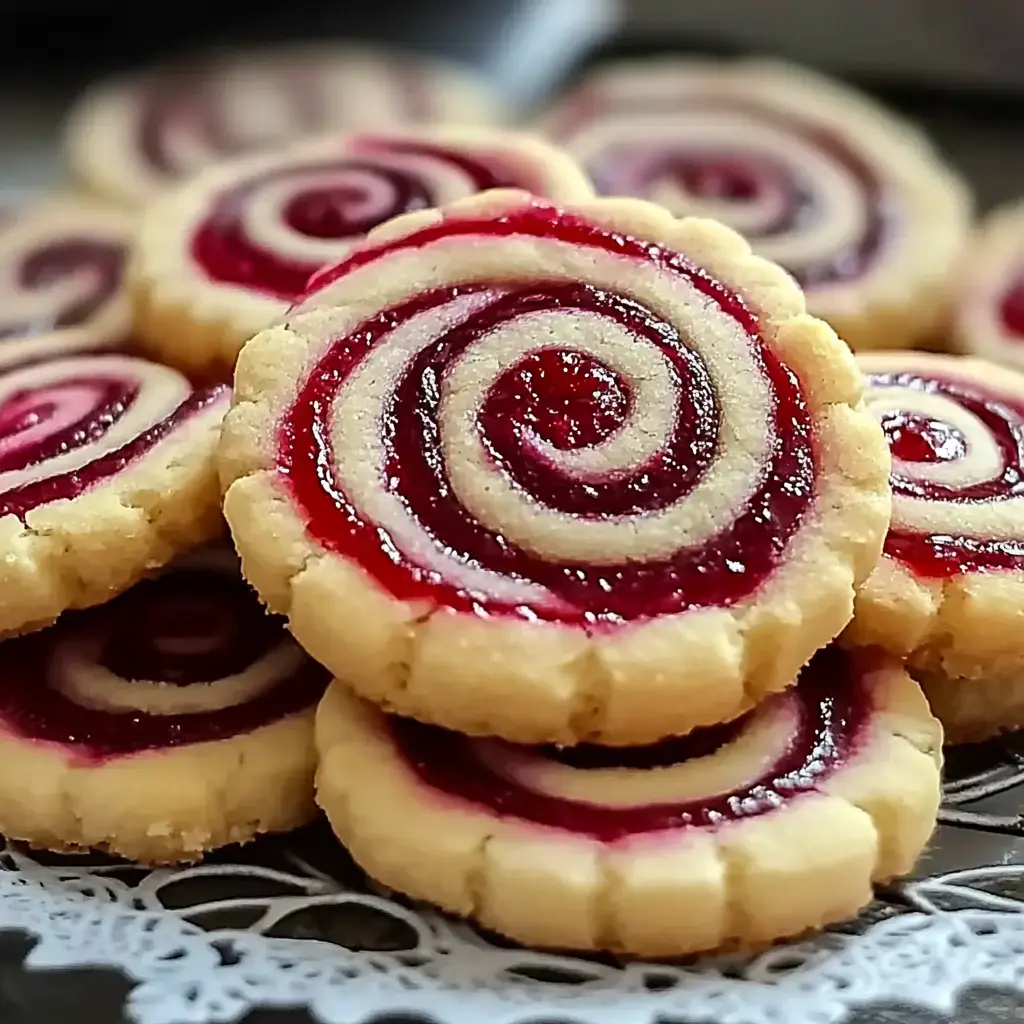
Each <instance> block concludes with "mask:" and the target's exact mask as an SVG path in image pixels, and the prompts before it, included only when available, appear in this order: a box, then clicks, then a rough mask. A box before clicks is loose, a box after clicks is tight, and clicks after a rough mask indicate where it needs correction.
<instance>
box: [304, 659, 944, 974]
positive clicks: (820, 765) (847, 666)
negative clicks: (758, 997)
mask: <svg viewBox="0 0 1024 1024" xmlns="http://www.w3.org/2000/svg"><path fill="white" fill-rule="evenodd" d="M316 734H317V748H318V752H319V757H320V761H319V767H318V771H317V801H318V802H319V803H320V805H321V806H322V807H323V808H324V810H325V811H326V812H327V816H328V818H329V819H330V822H331V825H332V826H333V828H334V829H335V831H336V832H337V834H338V836H339V838H340V839H341V840H342V842H343V843H345V845H346V846H347V847H348V849H349V850H350V851H351V852H352V855H353V856H354V857H355V859H356V861H357V862H359V863H360V864H361V865H362V866H363V867H364V868H365V869H366V871H367V872H368V873H369V874H370V875H372V876H373V877H374V878H376V879H378V880H379V881H381V882H383V883H384V884H385V885H388V886H390V887H392V888H395V889H398V890H400V891H401V892H404V893H406V894H408V895H410V896H413V897H416V898H419V899H424V900H429V901H430V902H433V903H436V904H439V905H440V906H441V907H443V908H444V909H445V910H448V911H450V912H452V913H456V914H461V915H465V916H467V917H472V918H474V919H475V920H477V921H478V922H480V923H481V924H483V925H484V926H486V927H488V928H491V929H494V930H495V931H498V932H501V933H504V934H505V935H508V936H510V937H511V938H514V939H516V940H518V941H520V942H524V943H526V944H527V945H540V946H553V947H565V948H573V949H600V950H612V951H615V952H620V953H631V954H635V955H642V956H681V955H685V954H689V953H695V952H699V951H702V950H708V949H712V948H716V947H722V946H737V945H739V946H749V945H755V944H762V943H765V942H770V941H772V940H775V939H779V938H783V937H786V936H790V935H795V934H797V933H800V932H803V931H806V930H807V929H810V928H818V927H820V926H822V925H824V924H828V923H831V922H834V921H838V920H841V919H843V918H846V917H850V916H852V915H854V914H855V913H856V912H857V911H858V910H859V909H860V908H861V907H862V906H864V905H865V904H866V903H868V902H869V901H870V900H871V883H872V882H873V881H883V880H886V879H889V878H891V877H893V876H895V875H901V874H905V873H906V872H908V871H910V870H911V868H912V867H913V865H914V862H915V860H916V859H917V857H918V855H919V854H920V852H921V850H922V848H923V846H924V844H925V843H926V842H927V840H928V837H929V835H930V834H931V831H932V828H933V825H934V823H935V814H936V811H937V809H938V803H939V760H940V748H941V729H940V727H939V724H938V722H936V721H935V719H934V718H932V717H931V715H929V713H928V707H927V704H926V703H925V701H924V698H923V697H922V695H921V692H920V690H919V689H918V688H917V686H916V685H915V684H914V683H913V681H912V680H911V679H910V678H909V676H907V674H906V673H905V672H904V671H903V669H902V667H901V666H900V665H899V662H898V661H896V660H895V659H892V660H885V659H884V658H882V659H879V658H877V657H869V656H867V655H865V654H863V653H862V652H856V653H852V654H844V653H842V652H838V651H837V650H836V649H831V650H828V651H826V652H822V653H821V654H819V655H818V656H817V657H816V658H815V659H814V660H813V661H812V662H811V664H810V666H809V667H808V668H806V669H805V670H804V672H803V673H802V675H801V677H800V679H799V681H798V682H797V685H796V686H794V687H792V688H791V689H789V690H786V691H785V692H784V693H779V694H775V695H774V696H772V697H769V698H768V699H767V700H766V701H765V702H764V703H762V704H761V705H759V706H758V707H757V708H756V709H755V710H754V711H751V712H750V713H749V714H748V715H746V716H745V717H743V718H740V719H737V720H736V721H734V722H732V723H730V724H728V725H724V726H712V727H711V728H709V729H701V730H698V731H696V732H694V733H692V734H690V735H689V736H686V737H683V738H682V739H675V740H667V741H664V742H662V743H660V744H657V745H655V746H649V747H639V748H633V749H621V750H617V749H612V748H608V747H588V746H583V747H575V748H557V747H546V748H545V747H540V748H537V747H520V746H514V745H512V744H509V743H506V742H505V741H503V740H495V739H482V738H476V739H474V738H470V737H466V736H462V735H460V734H457V733H451V732H447V731H445V730H442V729H439V728H437V727H436V726H430V725H422V724H420V723H418V722H414V721H412V720H409V719H397V718H395V719H389V718H388V717H387V716H385V715H383V714H381V713H380V712H379V711H378V710H376V709H375V708H372V707H371V706H370V705H368V704H365V703H361V702H359V701H358V700H357V699H356V698H355V697H353V696H351V695H349V693H348V692H347V691H346V690H345V689H344V688H343V687H341V686H340V685H338V684H334V685H333V686H332V687H331V688H330V690H328V692H327V695H326V696H325V697H324V700H323V702H322V704H321V705H320V709H319V711H318V713H317V726H316ZM368 764H372V765H373V766H374V770H373V773H372V774H369V773H367V771H366V766H367V765H368Z"/></svg>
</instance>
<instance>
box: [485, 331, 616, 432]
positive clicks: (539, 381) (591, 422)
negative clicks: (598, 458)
mask: <svg viewBox="0 0 1024 1024" xmlns="http://www.w3.org/2000/svg"><path fill="white" fill-rule="evenodd" d="M493 394H494V396H495V397H494V398H493V399H492V401H491V402H490V403H489V411H490V414H491V415H492V416H494V417H496V418H498V419H503V420H505V421H507V422H509V423H512V424H514V425H515V429H516V430H519V431H522V430H528V431H531V432H532V433H534V434H535V435H536V436H537V437H540V438H542V439H543V440H545V441H547V442H548V443H549V444H552V445H554V446H555V447H556V448H561V449H563V450H566V449H573V448H587V447H589V446H591V445H594V444H597V443H599V442H600V441H603V440H604V439H605V438H607V437H609V436H611V435H612V434H614V433H615V430H616V428H617V427H619V426H621V424H622V421H623V420H624V419H625V418H626V416H627V415H628V413H629V409H630V404H631V401H630V400H631V395H630V390H629V386H628V384H627V383H626V382H625V381H624V380H622V379H621V378H620V377H619V376H618V375H617V374H616V373H615V372H614V371H613V370H610V369H608V368H607V367H605V366H602V365H601V363H599V362H597V360H596V359H591V358H590V357H589V356H586V355H583V354H581V353H579V352H566V351H563V350H560V349H547V350H545V351H543V352H538V353H536V354H534V355H531V356H527V357H526V358H525V359H524V360H523V361H522V362H520V363H519V364H518V365H516V366H514V367H512V369H510V370H507V371H506V372H505V374H504V375H503V376H502V377H501V378H500V379H499V380H498V382H497V384H496V385H495V387H494V391H493Z"/></svg>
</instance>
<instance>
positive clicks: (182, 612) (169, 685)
mask: <svg viewBox="0 0 1024 1024" xmlns="http://www.w3.org/2000/svg"><path fill="white" fill-rule="evenodd" d="M328 678H329V677H328V676H327V675H326V673H325V672H324V670H323V669H322V668H320V666H318V665H316V664H315V663H314V662H313V661H312V660H311V659H310V658H308V657H307V656H306V655H305V654H303V652H302V651H301V650H300V649H299V647H298V646H297V645H296V644H295V642H294V641H293V640H292V639H291V638H290V637H289V636H288V635H287V633H285V632H284V630H283V628H282V626H281V623H280V620H273V619H270V618H268V617H267V616H266V615H265V614H264V612H263V610H262V609H261V608H260V605H259V602H258V601H257V600H256V598H255V596H254V595H253V594H252V592H251V591H250V590H249V588H248V587H247V586H246V585H245V583H244V581H243V580H242V578H241V576H239V574H238V567H237V561H236V559H235V558H234V555H233V553H230V552H228V551H226V550H217V549H212V550H207V551H203V552H199V553H196V554H193V555H191V556H189V557H187V558H186V559H183V560H182V561H181V562H179V563H176V564H175V565H174V566H172V567H171V568H169V569H167V570H165V571H164V572H163V573H162V574H161V575H160V576H158V577H156V578H154V579H149V580H146V581H144V582H142V583H139V584H138V585H137V586H135V587H134V588H133V589H132V590H131V591H129V592H128V593H126V594H123V595H121V596H120V597H118V598H115V600H113V601H112V602H110V603H109V604H106V605H103V606H102V607H99V608H92V609H90V610H89V611H86V612H75V613H72V614H70V615H68V616H67V617H65V618H63V619H61V621H60V622H59V623H58V624H57V625H56V626H52V627H50V628H49V629H45V630H42V631H40V632H37V633H33V634H31V635H29V636H24V637H18V638H16V639H14V640H8V641H5V642H4V643H2V644H0V768H2V770H3V772H4V773H5V775H6V777H7V778H9V779H17V780H18V783H17V785H11V786H5V787H4V788H3V791H2V792H0V829H2V830H3V832H4V834H5V835H7V836H10V837H12V838H16V839H23V840H27V841H28V842H30V843H33V844H35V845H37V846H43V847H47V848H50V849H55V850H64V849H69V848H79V847H101V848H103V849H105V850H107V851H109V852H111V853H116V854H120V855H122V856H125V857H130V858H133V859H136V860H142V861H151V862H163V861H174V860H190V859H195V858H197V857H199V856H200V855H201V854H202V853H203V852H204V851H205V850H209V849H212V848H214V847H216V846H222V845H224V844H226V843H237V842H244V841H245V840H248V839H251V838H252V837H253V836H254V835H255V834H256V833H258V832H265V831H275V830H283V829H289V828H293V827H295V826H296V825H300V824H302V823H303V822H305V821H306V820H308V819H309V818H311V817H312V816H313V813H314V806H313V767H314V760H315V755H314V749H313V715H314V709H315V706H316V702H317V700H319V698H320V696H321V694H322V693H323V690H324V686H325V685H326V683H327V681H328Z"/></svg>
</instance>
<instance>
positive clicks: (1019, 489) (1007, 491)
mask: <svg viewBox="0 0 1024 1024" xmlns="http://www.w3.org/2000/svg"><path fill="white" fill-rule="evenodd" d="M867 383H868V387H869V388H872V389H880V388H886V387H898V388H910V389H913V390H917V391H921V392H922V393H926V394H938V395H942V396H943V397H945V398H948V399H951V400H952V401H954V402H956V403H957V404H958V405H960V406H962V407H963V408H964V409H965V410H966V411H967V412H969V413H970V414H971V415H972V416H974V417H975V418H976V419H978V420H979V421H980V422H981V423H983V424H984V426H985V427H986V429H987V430H988V431H989V434H990V436H991V438H992V440H993V442H994V443H995V445H996V447H997V448H998V449H999V451H1000V453H1001V455H1002V465H1001V469H1000V471H999V472H998V473H997V474H996V475H995V476H993V477H992V478H990V479H988V480H984V481H981V482H979V483H976V484H972V485H971V486H969V487H960V488H957V487H948V486H945V485H943V484H940V483H935V482H932V481H927V480H915V479H914V478H912V477H910V476H906V475H903V474H901V473H900V472H899V468H898V466H897V467H894V469H893V473H892V476H891V484H892V489H893V494H894V495H895V496H896V497H897V498H901V497H902V498H906V499H910V500H921V499H926V500H930V501H948V502H950V503H952V504H955V505H958V506H962V507H963V509H964V513H965V514H968V515H969V514H970V506H971V505H973V504H979V503H983V502H992V501H1006V500H1008V499H1010V498H1020V497H1021V496H1024V405H1022V404H1021V403H1020V402H1019V400H1017V399H1016V398H1014V397H1013V396H1011V395H1009V394H1005V393H996V392H994V391H989V390H987V389H985V388H982V387H980V386H979V385H978V384H976V383H969V382H966V381H957V380H946V379H943V378H941V377H923V376H920V375H919V374H915V373H884V374H869V375H868V376H867ZM882 428H883V430H884V431H885V433H886V437H887V439H888V441H889V448H890V451H891V452H892V454H893V456H894V457H895V458H897V459H901V460H903V461H905V462H925V463H934V462H940V461H942V462H948V461H951V460H953V459H958V458H968V457H969V456H970V452H969V451H968V449H967V446H966V441H965V439H964V437H963V435H962V434H961V433H960V431H958V430H957V429H956V427H955V426H953V425H951V424H948V423H943V422H941V421H939V420H935V419H932V418H929V417H922V416H919V415H918V414H916V413H913V412H906V413H903V412H899V413H895V414H891V415H890V416H888V417H886V418H885V419H884V420H883V421H882ZM885 553H886V554H887V555H889V556H891V557H893V558H896V559H898V560H899V561H900V562H902V563H903V564H904V565H906V566H907V567H908V568H909V569H911V570H912V571H913V572H914V574H915V575H917V576H921V577H925V578H937V579H941V578H948V577H950V576H956V575H959V574H960V573H967V572H991V571H997V570H1005V569H1024V537H1022V538H1020V539H1002V540H983V539H979V538H976V537H969V536H962V535H955V534H936V535H929V534H923V533H917V532H914V531H911V530H904V529H901V528H900V526H899V525H898V523H897V524H894V525H893V527H892V528H891V529H890V530H889V533H888V536H887V537H886V541H885Z"/></svg>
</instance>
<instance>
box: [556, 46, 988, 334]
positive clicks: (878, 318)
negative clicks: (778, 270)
mask: <svg viewBox="0 0 1024 1024" xmlns="http://www.w3.org/2000/svg"><path fill="white" fill-rule="evenodd" d="M541 127H542V130H543V131H545V132H546V134H547V135H548V136H549V137H550V138H552V139H553V140H554V141H555V142H557V143H559V144H560V145H562V146H564V147H565V149H566V150H567V151H568V152H569V153H571V154H572V155H573V156H575V157H577V159H579V160H580V162H581V163H582V164H583V165H584V167H585V168H586V169H587V170H588V172H589V173H590V175H591V177H592V178H593V179H594V183H595V185H596V187H597V189H598V191H599V192H602V193H604V194H607V195H636V196H640V197H642V198H645V199H652V200H654V201H656V202H659V203H662V204H663V205H665V206H667V207H668V208H669V209H670V210H672V211H673V212H674V213H677V214H679V215H682V214H697V215H701V216H707V217H714V218H716V219H717V220H721V221H724V222H725V223H726V224H728V225H729V226H730V227H733V228H735V229H736V230H737V231H739V232H741V233H742V234H743V235H744V236H745V237H746V238H747V239H749V241H750V242H751V244H752V245H753V246H754V250H755V251H756V252H758V253H759V254H761V255H762V256H765V257H767V258H768V259H771V260H774V261H775V262H777V263H780V264H781V265H782V266H784V267H786V268H787V269H788V270H789V271H790V272H791V273H792V274H793V275H794V276H795V277H796V279H797V280H798V281H799V282H800V284H801V285H802V286H803V288H804V290H805V292H806V293H807V305H808V308H809V309H810V311H811V312H812V313H814V314H815V315H816V316H820V317H822V318H824V319H825V320H828V321H829V322H830V323H831V324H832V326H833V327H834V328H835V329H836V330H837V331H838V332H839V334H840V336H841V337H843V338H844V339H845V340H846V341H847V342H849V343H850V345H852V346H853V347H854V348H903V347H906V346H911V345H916V344H923V343H927V342H931V341H933V340H934V337H935V336H936V332H937V330H938V328H939V327H940V325H943V323H944V319H945V316H946V314H947V311H948V303H947V296H948V287H947V285H948V275H949V272H950V270H951V268H952V267H953V266H954V263H955V261H956V259H957V258H958V256H959V255H960V254H961V250H962V247H963V245H964V242H965V240H966V237H967V233H968V230H969V228H970V218H971V206H972V204H971V200H970V196H969V193H968V190H967V188H966V186H965V184H964V183H963V182H962V181H961V180H960V178H959V177H958V176H957V175H956V174H954V173H953V172H952V171H951V170H950V169H949V168H948V167H946V166H945V165H944V164H943V162H942V160H941V158H940V157H939V156H938V155H937V154H936V152H935V150H934V149H933V148H932V146H931V145H930V144H929V142H928V140H927V139H925V138H924V136H923V135H922V134H921V133H920V132H919V131H917V130H916V129H915V128H914V127H912V126H911V125H909V124H907V123H906V122H904V121H902V120H900V119H899V118H897V117H896V116H895V115H893V114H891V113H890V112H889V111H887V110H885V109H884V108H882V107H880V106H879V105H878V104H876V103H874V102H873V101H871V100H870V99H868V98H867V97H866V96H864V95H861V94H859V93H857V92H854V91H853V90H851V89H849V88H846V87H843V86H842V85H840V84H839V83H838V82H835V81H832V80H830V79H827V78H825V77H823V76H821V75H817V74H814V73H812V72H810V71H807V70H804V69H801V68H798V67H793V66H789V65H786V64H783V63H780V62H775V61H766V60H744V61H710V60H693V59H685V58H668V59H662V60H648V61H644V62H642V63H636V62H623V63H616V64H611V65H607V66H604V67H599V68H597V69H595V70H594V71H592V72H591V73H590V74H589V75H588V76H587V77H586V78H584V80H583V82H582V83H581V84H580V85H579V86H578V87H577V88H576V89H575V90H573V91H571V92H570V93H569V94H568V95H567V96H566V97H564V98H563V99H562V100H561V101H560V102H558V103H557V104H556V105H555V108H554V109H553V110H552V111H551V112H550V114H549V116H548V117H547V118H546V119H545V120H544V122H543V123H542V125H541Z"/></svg>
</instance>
